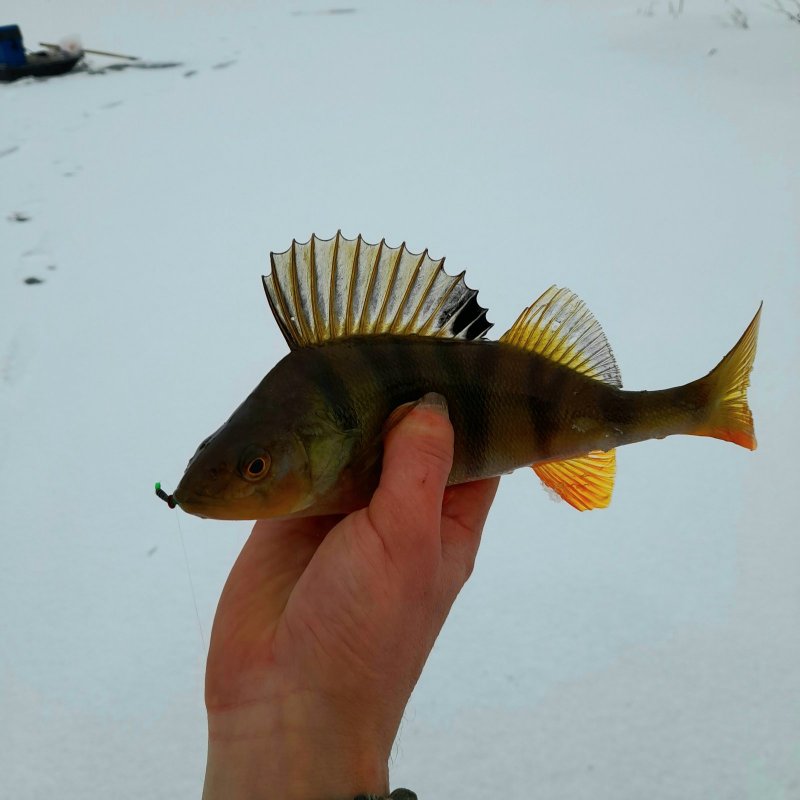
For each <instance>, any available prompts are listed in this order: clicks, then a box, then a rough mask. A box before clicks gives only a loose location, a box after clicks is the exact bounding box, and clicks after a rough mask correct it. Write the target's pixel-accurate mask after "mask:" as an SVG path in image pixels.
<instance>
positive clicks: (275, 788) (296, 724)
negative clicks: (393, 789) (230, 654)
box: [203, 693, 393, 800]
mask: <svg viewBox="0 0 800 800" xmlns="http://www.w3.org/2000/svg"><path fill="white" fill-rule="evenodd" d="M354 723H356V724H354ZM208 733H209V736H208V761H207V765H206V778H205V788H204V792H203V800H218V798H225V800H264V798H270V800H339V798H342V800H346V799H347V798H352V797H355V796H356V795H359V794H374V795H385V794H387V793H388V783H389V769H388V758H389V751H390V748H391V743H392V742H391V739H393V736H392V737H390V741H388V742H386V741H385V738H386V737H382V736H379V735H378V734H377V732H376V731H372V730H369V729H368V728H366V727H365V726H364V725H358V724H357V720H354V719H353V718H352V717H351V715H349V714H346V713H335V712H332V711H330V710H329V709H327V708H326V706H325V703H322V702H319V700H318V699H317V698H315V697H312V696H310V695H309V694H302V693H294V694H292V695H290V696H289V697H286V698H282V699H281V700H279V701H256V702H252V703H247V704H245V705H242V706H238V707H236V708H232V709H214V710H209V714H208Z"/></svg>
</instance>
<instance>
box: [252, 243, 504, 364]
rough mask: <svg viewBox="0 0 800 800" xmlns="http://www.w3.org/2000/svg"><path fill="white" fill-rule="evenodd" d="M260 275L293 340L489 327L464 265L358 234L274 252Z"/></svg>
mask: <svg viewBox="0 0 800 800" xmlns="http://www.w3.org/2000/svg"><path fill="white" fill-rule="evenodd" d="M270 261H271V263H272V272H271V273H270V274H269V275H265V276H264V278H263V282H264V290H265V291H266V294H267V300H268V301H269V305H270V308H271V309H272V313H273V314H274V315H275V319H276V320H277V322H278V325H279V326H280V328H281V332H282V333H283V335H284V337H285V339H286V341H287V342H288V344H289V346H290V347H291V348H296V347H305V346H308V345H315V344H321V343H323V342H327V341H332V340H334V339H341V338H344V337H347V336H369V335H377V334H396V335H401V336H403V335H406V336H408V335H417V336H435V337H443V338H450V339H477V338H479V337H482V336H483V335H484V334H485V333H486V331H488V330H489V328H491V323H490V322H487V320H486V309H485V308H481V306H479V305H478V302H477V300H476V296H477V294H478V292H477V291H476V290H475V289H470V288H469V287H468V286H467V285H466V283H465V282H464V273H463V272H462V273H460V274H459V275H455V276H453V275H448V274H447V273H446V272H445V271H444V259H443V258H441V259H438V260H433V259H431V258H430V257H429V256H428V251H427V250H426V251H424V252H423V253H421V254H419V255H416V254H414V253H411V252H410V251H409V250H408V249H407V248H406V246H405V244H402V245H400V247H389V246H388V245H387V244H386V243H385V241H381V242H380V243H379V244H368V243H367V242H365V241H364V240H363V239H362V238H361V236H358V237H357V238H356V239H345V237H344V236H342V234H341V232H339V233H337V234H336V236H334V237H333V238H332V239H319V238H317V237H316V236H313V235H312V236H311V238H310V239H309V240H308V241H307V242H305V243H303V244H300V243H298V242H296V241H293V242H292V246H291V247H290V248H289V249H288V250H286V251H285V252H283V253H271V254H270Z"/></svg>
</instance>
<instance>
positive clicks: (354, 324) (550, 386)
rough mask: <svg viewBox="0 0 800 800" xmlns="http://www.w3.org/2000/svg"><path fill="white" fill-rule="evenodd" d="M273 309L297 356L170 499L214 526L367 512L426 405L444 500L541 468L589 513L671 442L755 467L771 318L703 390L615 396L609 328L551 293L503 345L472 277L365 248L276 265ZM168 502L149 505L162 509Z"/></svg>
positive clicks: (208, 444)
mask: <svg viewBox="0 0 800 800" xmlns="http://www.w3.org/2000/svg"><path fill="white" fill-rule="evenodd" d="M270 262H271V272H270V274H269V275H266V276H263V278H262V281H263V286H264V290H265V292H266V296H267V301H268V304H269V307H270V309H271V311H272V314H273V316H274V318H275V321H276V322H277V325H278V328H279V329H280V331H281V333H282V334H283V336H284V338H285V339H286V342H287V344H288V346H289V353H288V354H287V355H286V356H285V357H284V358H283V359H282V360H281V361H279V362H278V363H277V364H276V365H275V367H274V368H273V369H272V370H271V371H270V372H269V373H268V374H267V375H266V377H264V378H263V380H262V381H261V382H260V383H259V384H258V385H257V386H256V388H255V389H254V390H253V392H252V393H251V394H250V395H249V396H248V397H247V398H246V399H245V400H244V402H243V403H242V404H241V405H240V406H239V407H238V408H237V409H236V410H235V411H234V412H233V414H232V415H231V416H230V418H229V419H228V420H227V421H226V422H225V423H224V424H223V425H222V426H221V427H220V428H219V429H218V430H217V431H216V432H215V433H212V434H211V435H210V436H208V437H207V438H206V439H204V440H203V441H202V442H201V443H200V445H199V447H198V448H197V450H196V452H195V454H194V455H193V456H192V458H191V459H190V461H189V463H188V466H187V467H186V471H185V473H184V475H183V477H182V478H181V480H180V481H179V483H178V486H177V488H176V489H175V491H174V493H173V494H172V495H170V496H168V497H167V496H166V493H164V492H163V491H161V494H160V496H163V499H168V500H169V502H170V505H178V506H179V507H180V508H181V509H182V510H183V511H185V512H187V513H189V514H194V515H197V516H200V517H206V518H211V519H263V518H282V517H303V516H316V515H327V514H346V513H349V512H351V511H354V510H356V509H359V508H363V507H365V506H366V505H368V503H369V501H370V498H371V496H372V493H373V492H374V491H375V489H376V487H377V485H378V481H379V478H380V471H381V459H382V454H383V443H384V440H385V438H386V435H387V432H388V431H389V430H390V429H391V428H392V427H393V425H394V424H396V422H397V421H398V420H399V419H400V418H401V417H402V416H403V414H404V413H406V412H407V411H408V410H409V409H410V408H413V405H414V404H415V403H416V402H418V401H419V399H420V398H421V397H422V396H423V395H425V394H426V393H428V392H437V393H439V394H441V395H442V396H444V398H445V399H446V401H447V405H448V409H449V415H450V420H451V422H452V425H453V429H454V434H455V442H454V456H453V466H452V471H451V473H450V476H449V481H448V483H449V484H451V485H452V484H461V483H466V482H469V481H474V480H478V479H481V478H488V477H490V476H497V475H504V474H507V473H509V472H512V471H514V470H516V469H518V468H521V467H532V468H533V471H534V472H535V473H536V475H537V476H538V477H539V479H540V480H541V482H542V483H543V484H545V486H546V487H548V488H549V489H551V490H552V491H554V492H555V493H556V494H558V495H559V496H560V497H562V498H563V499H564V500H565V501H566V502H567V503H568V504H569V505H570V506H572V507H574V508H576V509H578V510H580V511H585V510H590V509H597V508H604V507H606V506H608V505H609V503H610V501H611V495H612V490H613V486H614V480H615V474H616V449H617V448H618V447H620V446H622V445H626V444H632V443H635V442H640V441H644V440H647V439H663V438H664V437H666V436H672V435H675V434H687V435H692V436H706V437H713V438H715V439H720V440H724V441H728V442H732V443H734V444H737V445H739V446H741V447H744V448H747V449H750V450H754V449H755V447H756V437H755V432H754V428H753V417H752V413H751V411H750V408H749V406H748V401H747V388H748V386H749V383H750V372H751V370H752V367H753V361H754V359H755V353H756V342H757V336H758V326H759V321H760V317H761V309H762V306H763V303H762V304H761V305H760V306H759V308H758V311H757V312H756V314H755V316H754V317H753V320H752V322H751V323H750V324H749V325H748V327H747V329H746V330H745V332H744V333H743V334H742V336H741V338H740V339H739V341H738V342H737V343H736V345H735V346H734V347H733V348H732V349H731V351H730V352H729V353H728V354H727V355H726V356H725V357H724V358H723V359H722V360H721V361H720V362H719V364H717V366H716V367H715V368H714V369H713V370H711V372H709V373H708V374H707V375H706V376H704V377H702V378H699V379H697V380H694V381H692V382H690V383H687V384H685V385H683V386H677V387H673V388H669V389H661V390H656V391H631V390H625V389H623V388H622V381H621V378H620V372H619V368H618V367H617V363H616V360H615V358H614V356H613V354H612V352H611V348H610V346H609V344H608V341H607V339H606V337H605V334H604V333H603V331H602V329H601V327H600V325H599V323H598V322H597V320H596V319H595V317H594V316H593V315H592V313H591V312H590V311H589V310H588V308H587V307H586V305H585V304H584V302H583V301H582V300H581V299H580V298H579V297H578V296H577V295H575V294H574V293H573V292H571V291H570V290H569V289H566V288H563V287H562V288H559V287H557V286H551V287H550V288H549V289H547V291H545V292H544V293H543V294H542V295H541V296H540V297H539V298H538V299H537V300H535V301H534V302H533V303H532V304H531V305H530V306H528V307H526V308H525V309H524V310H523V311H522V313H521V314H520V315H519V317H518V318H517V320H516V322H514V324H513V325H512V326H511V327H510V328H509V330H508V331H507V332H506V333H504V334H503V335H502V336H501V337H500V338H499V339H498V340H490V339H488V338H487V337H486V334H487V332H488V331H489V329H490V328H491V327H492V323H490V322H488V320H487V309H485V308H483V307H482V306H481V305H479V303H478V301H477V299H476V298H477V294H478V293H477V291H476V290H474V289H471V288H469V287H468V286H467V284H466V282H465V280H464V274H465V273H464V272H463V271H462V272H461V273H459V274H457V275H450V274H449V273H447V272H446V271H445V269H444V259H443V258H441V259H433V258H431V257H430V256H429V254H428V251H427V250H424V251H423V252H422V253H413V252H411V251H410V250H409V249H408V248H407V247H406V245H405V243H403V244H401V245H400V246H399V247H390V246H388V245H387V244H386V241H385V240H381V242H380V243H378V244H369V243H367V242H366V241H364V239H363V238H362V237H361V236H360V235H359V236H358V237H356V238H355V239H347V238H345V237H344V236H343V235H342V233H341V231H339V232H338V233H337V234H336V236H334V237H332V238H330V239H322V238H319V237H317V236H314V235H312V236H311V238H310V239H309V240H308V241H307V242H305V243H298V242H297V241H292V244H291V246H290V247H289V248H288V249H287V250H285V251H284V252H279V253H271V254H270ZM159 489H160V485H159V486H158V487H157V492H158V490H159Z"/></svg>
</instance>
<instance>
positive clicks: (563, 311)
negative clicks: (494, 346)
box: [500, 286, 622, 386]
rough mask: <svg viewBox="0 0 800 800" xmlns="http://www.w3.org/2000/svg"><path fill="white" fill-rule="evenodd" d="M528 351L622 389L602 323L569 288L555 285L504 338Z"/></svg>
mask: <svg viewBox="0 0 800 800" xmlns="http://www.w3.org/2000/svg"><path fill="white" fill-rule="evenodd" d="M500 341H501V342H507V343H508V344H511V345H514V346H515V347H521V348H522V349H524V350H532V351H533V352H535V353H538V354H539V355H541V356H544V357H545V358H549V359H550V360H551V361H555V362H557V363H559V364H563V365H564V366H567V367H569V368H570V369H574V370H575V371H576V372H580V373H582V374H583V375H587V376H588V377H590V378H595V379H596V380H599V381H604V382H605V383H610V384H611V385H612V386H622V379H621V377H620V374H619V368H618V367H617V362H616V361H615V360H614V354H613V353H612V352H611V347H610V346H609V344H608V340H607V339H606V335H605V334H604V333H603V329H602V328H601V327H600V323H599V322H598V321H597V320H596V319H595V318H594V315H593V314H592V312H591V311H589V309H588V308H587V307H586V304H585V303H584V302H583V300H581V299H580V298H579V297H578V296H577V295H576V294H574V293H573V292H571V291H570V290H569V289H559V288H558V287H556V286H551V287H550V288H549V289H548V290H547V291H546V292H545V293H544V294H543V295H542V296H541V297H540V298H539V299H538V300H536V301H535V302H534V303H533V305H531V306H529V307H528V308H526V309H525V310H524V311H523V312H522V313H521V314H520V315H519V317H518V318H517V321H516V322H515V323H514V324H513V325H512V326H511V328H510V329H509V330H508V331H507V332H506V333H504V334H503V335H502V336H501V337H500Z"/></svg>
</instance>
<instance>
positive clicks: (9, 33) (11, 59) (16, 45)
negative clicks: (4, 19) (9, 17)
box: [0, 25, 27, 67]
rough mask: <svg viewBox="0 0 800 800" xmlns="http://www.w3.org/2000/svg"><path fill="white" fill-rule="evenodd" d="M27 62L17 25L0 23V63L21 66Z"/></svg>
mask: <svg viewBox="0 0 800 800" xmlns="http://www.w3.org/2000/svg"><path fill="white" fill-rule="evenodd" d="M26 62H27V59H26V58H25V48H24V47H23V46H22V33H21V31H20V29H19V26H18V25H0V64H2V65H4V66H7V67H22V66H24V65H25V63H26Z"/></svg>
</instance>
